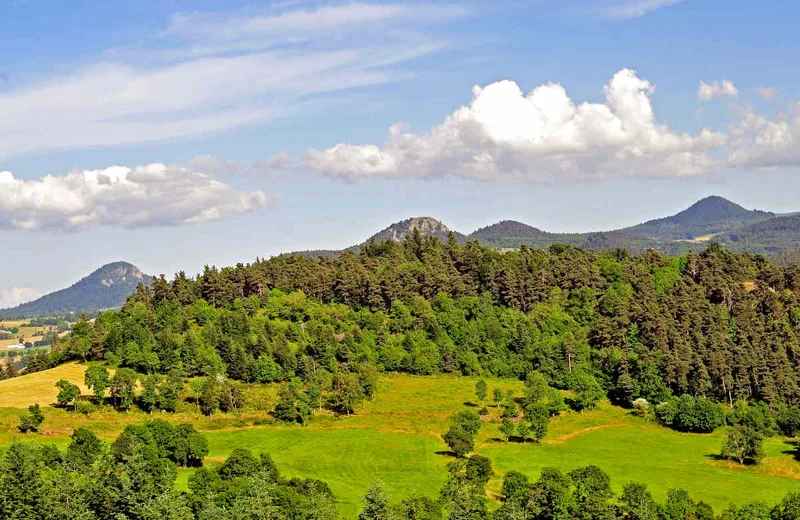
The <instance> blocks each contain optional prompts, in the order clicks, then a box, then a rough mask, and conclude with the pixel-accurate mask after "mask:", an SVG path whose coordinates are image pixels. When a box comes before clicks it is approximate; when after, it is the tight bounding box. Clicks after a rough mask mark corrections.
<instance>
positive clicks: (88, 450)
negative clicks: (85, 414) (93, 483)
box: [65, 428, 104, 472]
mask: <svg viewBox="0 0 800 520" xmlns="http://www.w3.org/2000/svg"><path fill="white" fill-rule="evenodd" d="M71 439H72V440H71V442H70V443H69V446H67V453H66V456H65V461H66V462H67V464H69V465H70V466H71V467H72V468H75V469H76V470H78V471H82V472H87V471H88V470H89V469H91V467H92V465H93V464H94V463H95V461H96V460H97V458H98V457H99V456H100V454H101V453H102V451H103V446H104V445H103V442H102V441H101V440H100V439H98V438H97V436H96V435H95V434H94V433H92V432H91V431H89V430H87V429H86V428H78V429H77V430H75V431H74V432H72V438H71Z"/></svg>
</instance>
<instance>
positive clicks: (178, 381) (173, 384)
mask: <svg viewBox="0 0 800 520" xmlns="http://www.w3.org/2000/svg"><path fill="white" fill-rule="evenodd" d="M182 391H183V376H182V375H181V374H180V373H179V372H178V371H177V370H173V371H172V372H170V373H169V375H167V379H166V380H165V381H164V382H162V383H161V384H160V385H159V386H158V407H159V408H161V409H162V410H164V411H166V412H174V411H175V410H177V409H178V401H179V400H180V397H181V392H182Z"/></svg>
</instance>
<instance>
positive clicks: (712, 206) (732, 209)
mask: <svg viewBox="0 0 800 520" xmlns="http://www.w3.org/2000/svg"><path fill="white" fill-rule="evenodd" d="M772 218H775V214H774V213H769V212H766V211H758V210H748V209H745V208H743V207H742V206H740V205H738V204H735V203H733V202H731V201H729V200H727V199H724V198H722V197H717V196H712V197H706V198H704V199H701V200H700V201H698V202H696V203H694V204H693V205H692V206H690V207H689V208H688V209H685V210H683V211H681V212H680V213H678V214H676V215H672V216H671V217H665V218H660V219H656V220H650V221H648V222H645V223H644V224H639V225H638V226H632V227H629V228H625V229H622V230H620V231H622V232H624V233H626V234H629V235H636V236H640V237H644V238H650V239H654V240H694V239H697V238H701V237H708V236H709V235H715V234H717V233H725V232H730V231H735V230H737V229H741V228H743V227H745V226H748V225H751V224H755V223H758V222H763V221H765V220H769V219H772Z"/></svg>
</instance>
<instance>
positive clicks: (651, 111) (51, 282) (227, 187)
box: [0, 0, 800, 308]
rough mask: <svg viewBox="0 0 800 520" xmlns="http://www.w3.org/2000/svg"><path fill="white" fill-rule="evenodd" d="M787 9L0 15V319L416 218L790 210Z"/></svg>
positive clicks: (566, 225)
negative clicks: (111, 276)
mask: <svg viewBox="0 0 800 520" xmlns="http://www.w3.org/2000/svg"><path fill="white" fill-rule="evenodd" d="M798 16H800V5H798V4H797V3H795V2H789V1H766V2H751V1H746V0H728V1H724V2H723V1H718V0H594V1H588V0H571V1H569V2H565V1H563V0H536V1H530V0H529V1H520V0H496V1H493V2H486V1H481V2H478V1H475V0H463V1H425V0H422V1H392V2H388V1H380V0H374V1H370V0H361V1H359V2H342V1H330V2H328V1H320V2H314V1H302V0H283V1H280V2H257V1H252V2H246V1H240V0H228V1H226V2H221V1H210V0H206V1H188V0H169V1H168V0H158V1H155V0H140V1H138V2H130V1H128V0H104V1H94V0H82V1H79V2H63V1H60V0H0V244H2V246H3V248H2V249H3V251H4V253H5V254H3V255H1V256H0V308H2V307H7V306H12V305H16V304H18V303H21V302H23V301H27V300H30V299H32V298H35V297H37V296H39V295H42V294H45V293H47V292H50V291H53V290H56V289H59V288H62V287H65V286H67V285H70V284H71V283H73V282H75V281H77V280H78V279H80V278H81V277H83V276H86V275H88V274H89V273H90V272H91V271H93V270H94V269H96V268H98V267H100V266H101V265H103V264H105V263H108V262H112V261H117V260H124V261H128V262H131V263H133V264H135V265H137V266H138V267H139V268H141V269H142V270H143V271H145V272H147V273H150V274H161V273H164V274H166V275H167V276H171V275H172V274H174V273H176V272H177V271H180V270H183V271H186V272H187V273H188V274H190V275H192V274H195V273H197V272H199V271H201V270H202V268H203V266H204V265H206V264H208V265H218V266H223V265H232V264H235V263H237V262H248V261H252V260H253V259H255V258H256V257H269V256H272V255H275V254H279V253H282V252H288V251H295V250H305V249H337V248H342V247H346V246H349V245H352V244H355V243H359V242H361V241H363V240H364V239H365V238H367V237H368V236H370V235H371V234H373V233H374V232H376V231H378V230H380V229H382V228H384V227H386V226H388V225H389V224H391V223H393V222H395V221H398V220H402V219H405V218H408V217H411V216H433V217H435V218H437V219H439V220H442V221H443V222H444V223H445V224H446V225H448V226H449V227H451V228H452V229H456V230H458V231H461V232H464V233H469V232H471V231H474V230H475V229H477V228H479V227H482V226H485V225H489V224H491V223H494V222H497V221H499V220H502V219H514V220H519V221H522V222H525V223H527V224H530V225H533V226H536V227H538V228H540V229H544V230H547V231H553V232H560V231H588V230H609V229H615V228H619V227H624V226H628V225H633V224H636V223H639V222H643V221H646V220H648V219H651V218H657V217H661V216H665V215H668V214H673V213H675V212H677V211H680V210H681V209H684V208H686V207H688V206H689V205H691V204H692V203H693V202H695V201H696V200H698V199H699V198H701V197H703V196H707V195H711V194H716V195H721V196H724V197H727V198H729V199H731V200H733V201H735V202H737V203H739V204H742V205H743V206H745V207H747V208H751V209H752V208H756V209H765V210H770V211H775V212H791V211H798V210H800V201H798V200H797V198H796V196H795V194H796V193H798V192H800V175H798V165H800V146H797V144H796V143H797V142H800V88H799V87H798V74H800V73H798V70H800V67H798V62H800V52H798V51H800V34H798V32H797V31H796V20H797V19H798Z"/></svg>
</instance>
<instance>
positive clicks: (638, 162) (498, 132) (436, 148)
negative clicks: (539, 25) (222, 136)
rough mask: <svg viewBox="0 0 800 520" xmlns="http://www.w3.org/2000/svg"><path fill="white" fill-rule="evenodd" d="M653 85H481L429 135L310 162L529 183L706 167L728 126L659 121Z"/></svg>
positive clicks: (348, 175) (625, 80)
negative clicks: (594, 95)
mask: <svg viewBox="0 0 800 520" xmlns="http://www.w3.org/2000/svg"><path fill="white" fill-rule="evenodd" d="M654 90H655V87H653V86H652V85H651V84H650V83H649V82H648V81H646V80H644V79H641V78H639V77H638V76H637V75H636V73H635V72H634V71H632V70H629V69H623V70H621V71H619V72H618V73H616V74H615V75H614V77H613V78H612V79H611V81H610V82H609V83H608V85H607V86H606V87H605V89H604V93H605V97H606V101H605V103H581V104H576V103H575V101H573V100H572V99H570V97H569V96H568V95H567V93H566V90H565V89H564V87H562V86H561V85H559V84H555V83H549V84H547V85H542V86H540V87H537V88H536V89H534V90H533V91H532V92H531V93H530V94H528V95H527V96H525V95H523V93H522V91H521V90H520V88H519V87H518V86H517V84H516V83H514V82H512V81H500V82H498V83H493V84H491V85H489V86H487V87H485V88H480V87H475V88H474V90H473V99H472V103H471V104H470V105H469V106H465V107H461V108H460V109H459V110H457V111H456V112H454V113H453V114H451V115H450V116H448V117H447V118H446V119H445V121H444V122H443V123H441V124H440V125H438V126H436V127H434V128H432V129H431V130H430V131H429V132H428V133H426V134H424V135H417V134H413V133H409V132H406V131H404V129H403V127H402V126H400V125H395V126H393V127H392V128H391V129H390V137H389V139H388V141H386V142H385V143H384V144H383V146H381V147H379V146H376V145H364V146H355V145H351V144H338V145H336V146H334V147H332V148H329V149H327V150H313V149H312V150H309V151H307V152H306V154H305V155H304V167H305V168H307V169H310V170H315V171H319V172H321V173H322V174H323V175H326V176H329V177H334V178H339V179H344V180H348V181H354V180H357V179H359V178H365V177H389V178H399V177H414V178H432V177H446V176H457V177H464V178H470V179H482V180H497V179H501V178H509V177H511V178H519V179H526V180H532V181H542V182H553V181H559V180H576V179H602V178H612V177H673V176H691V175H699V174H703V173H706V171H707V170H708V168H709V167H711V166H712V164H713V161H712V159H711V158H710V157H709V155H708V152H709V151H711V150H714V149H717V148H721V147H723V146H724V144H725V141H726V138H725V136H724V135H722V134H718V133H715V132H712V131H710V130H703V131H702V132H700V133H699V135H697V136H690V135H687V134H680V133H677V132H674V131H672V130H670V129H669V128H668V127H667V126H665V125H663V124H659V123H657V122H656V119H655V115H654V113H653V107H652V103H651V100H650V97H651V96H652V95H653V93H654Z"/></svg>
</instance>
